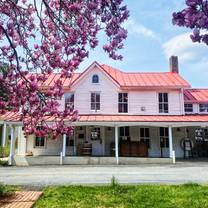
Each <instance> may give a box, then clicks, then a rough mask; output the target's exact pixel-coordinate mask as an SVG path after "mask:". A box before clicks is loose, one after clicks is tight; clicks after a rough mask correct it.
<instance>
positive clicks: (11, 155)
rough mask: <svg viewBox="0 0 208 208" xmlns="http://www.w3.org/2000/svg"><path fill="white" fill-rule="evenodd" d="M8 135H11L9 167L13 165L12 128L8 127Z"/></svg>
mask: <svg viewBox="0 0 208 208" xmlns="http://www.w3.org/2000/svg"><path fill="white" fill-rule="evenodd" d="M10 134H11V140H10V152H9V165H12V164H13V157H14V127H13V126H10Z"/></svg>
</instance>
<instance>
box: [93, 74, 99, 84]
mask: <svg viewBox="0 0 208 208" xmlns="http://www.w3.org/2000/svg"><path fill="white" fill-rule="evenodd" d="M92 83H93V84H98V83H99V76H98V75H97V74H94V75H93V76H92Z"/></svg>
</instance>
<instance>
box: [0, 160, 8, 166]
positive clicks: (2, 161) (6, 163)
mask: <svg viewBox="0 0 208 208" xmlns="http://www.w3.org/2000/svg"><path fill="white" fill-rule="evenodd" d="M0 166H8V161H4V160H0Z"/></svg>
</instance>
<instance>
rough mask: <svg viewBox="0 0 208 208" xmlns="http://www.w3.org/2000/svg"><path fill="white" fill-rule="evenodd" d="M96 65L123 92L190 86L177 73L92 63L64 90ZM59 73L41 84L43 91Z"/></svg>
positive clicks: (70, 80) (65, 84) (51, 75)
mask: <svg viewBox="0 0 208 208" xmlns="http://www.w3.org/2000/svg"><path fill="white" fill-rule="evenodd" d="M95 65H97V66H98V67H99V69H100V70H102V71H103V72H104V73H105V74H106V75H107V76H109V78H110V79H111V80H112V81H113V82H114V83H115V84H116V85H118V86H119V87H120V88H121V89H123V90H131V89H132V90H133V89H139V88H175V89H176V88H189V87H190V84H189V83H188V82H187V81H185V80H184V79H183V78H182V77H181V76H180V75H179V74H178V73H173V72H128V73H127V72H122V71H120V70H118V69H115V68H113V67H111V66H108V65H106V64H103V65H100V64H98V63H97V62H93V63H92V64H91V65H90V66H89V67H88V68H87V69H86V70H85V71H84V72H82V73H73V75H72V77H71V78H67V79H65V80H64V81H63V87H64V89H69V88H70V86H72V85H73V84H75V83H77V82H78V81H80V80H81V79H82V78H83V77H84V76H85V75H86V74H87V72H88V71H89V70H90V69H92V67H93V66H95ZM60 76H61V75H60V73H52V74H50V75H49V76H48V78H47V80H46V81H45V82H44V83H43V84H42V88H43V89H47V88H48V87H51V86H53V84H54V82H55V81H56V80H58V79H59V78H60Z"/></svg>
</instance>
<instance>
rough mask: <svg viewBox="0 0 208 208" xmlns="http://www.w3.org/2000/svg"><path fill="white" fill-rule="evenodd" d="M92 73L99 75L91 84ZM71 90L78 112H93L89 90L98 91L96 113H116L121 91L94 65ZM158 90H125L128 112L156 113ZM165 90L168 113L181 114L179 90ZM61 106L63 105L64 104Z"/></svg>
mask: <svg viewBox="0 0 208 208" xmlns="http://www.w3.org/2000/svg"><path fill="white" fill-rule="evenodd" d="M93 74H97V75H98V76H99V80H100V83H99V84H92V76H93ZM72 91H73V92H74V95H75V97H74V99H75V109H77V110H78V111H79V113H80V114H92V113H95V112H93V111H91V110H90V94H91V92H100V96H101V97H100V98H101V109H100V111H98V112H97V114H118V93H119V92H121V91H120V89H119V88H118V87H117V86H116V85H115V84H114V83H113V82H112V80H111V79H110V78H109V77H108V76H107V75H106V74H104V73H103V72H101V71H100V69H98V68H96V67H95V68H94V69H92V70H90V71H89V73H88V74H86V75H85V77H84V78H83V79H82V80H81V81H80V82H78V83H77V84H76V85H75V86H74V87H73V88H72ZM159 92H160V91H156V90H138V91H130V92H127V93H128V99H129V100H128V114H131V115H136V114H137V115H158V114H159V109H158V93H159ZM161 92H164V91H161ZM165 92H167V93H168V94H169V114H170V115H180V114H182V112H183V109H182V106H183V104H181V91H180V90H172V91H165ZM63 102H64V99H63ZM182 102H183V101H182ZM62 106H64V104H63V105H62ZM142 107H144V108H145V110H144V111H143V110H142Z"/></svg>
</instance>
